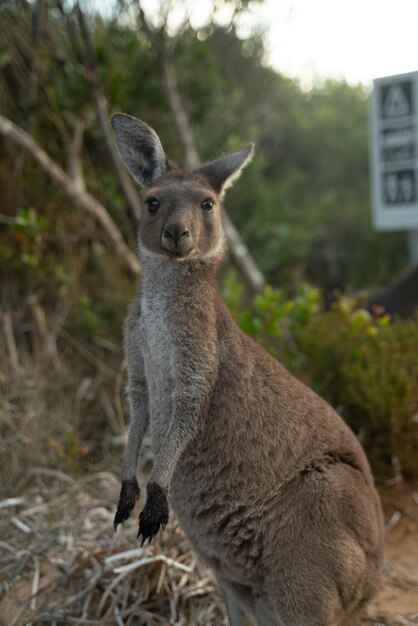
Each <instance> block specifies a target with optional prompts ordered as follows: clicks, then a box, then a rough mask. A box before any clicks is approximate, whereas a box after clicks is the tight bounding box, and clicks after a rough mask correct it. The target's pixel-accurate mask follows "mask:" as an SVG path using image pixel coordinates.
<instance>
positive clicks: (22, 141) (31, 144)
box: [0, 115, 140, 275]
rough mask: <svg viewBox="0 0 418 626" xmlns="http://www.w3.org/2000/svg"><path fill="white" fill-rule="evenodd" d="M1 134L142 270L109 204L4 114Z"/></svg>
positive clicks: (127, 261) (134, 270) (0, 121)
mask: <svg viewBox="0 0 418 626" xmlns="http://www.w3.org/2000/svg"><path fill="white" fill-rule="evenodd" d="M0 134H2V135H4V136H5V137H6V138H7V139H10V140H11V141H13V142H14V143H15V144H17V145H18V146H20V147H21V148H24V150H26V151H27V152H29V154H30V155H31V156H32V157H33V158H34V159H35V160H36V161H37V162H38V163H39V165H40V166H41V167H42V168H43V170H44V171H45V172H46V173H47V174H48V175H49V176H50V177H51V178H52V179H53V180H54V181H55V182H57V183H58V184H59V185H60V186H61V187H62V189H63V190H64V191H65V193H66V194H67V195H68V196H69V197H70V198H71V199H72V200H73V201H74V202H75V203H76V204H77V205H78V206H79V207H81V208H82V209H84V210H85V211H86V212H87V213H89V215H91V217H92V218H93V219H94V220H95V221H96V222H98V223H99V224H100V226H101V227H102V228H103V230H104V231H105V233H106V235H107V236H108V238H109V240H110V241H111V242H112V244H113V247H114V250H115V253H116V254H117V255H118V256H120V257H121V259H123V261H124V262H125V264H126V266H127V268H128V269H129V270H130V271H131V272H132V273H133V274H135V275H137V274H139V272H140V266H139V261H138V259H137V257H136V255H135V254H134V253H133V252H132V251H131V250H130V249H129V248H128V246H127V245H126V243H125V241H124V239H123V237H122V235H121V234H120V232H119V230H118V228H117V226H116V224H115V223H114V221H113V220H112V218H111V217H110V215H109V214H108V212H107V211H106V209H105V207H104V206H103V205H102V204H101V203H100V202H98V201H97V200H96V199H95V198H93V196H91V195H90V194H89V193H87V192H86V191H83V190H80V189H79V186H78V185H77V183H76V182H75V181H74V180H72V179H71V178H70V176H68V174H66V173H65V172H64V170H63V169H61V167H59V165H57V164H56V163H54V161H52V159H51V158H50V157H49V156H48V155H47V154H46V152H45V151H44V150H43V149H42V148H41V147H40V146H39V145H38V144H37V143H36V141H34V140H33V139H32V137H31V136H30V135H28V133H26V132H25V131H24V130H22V129H21V128H19V126H16V124H14V123H13V122H12V121H10V120H9V119H7V118H5V117H3V116H2V115H0Z"/></svg>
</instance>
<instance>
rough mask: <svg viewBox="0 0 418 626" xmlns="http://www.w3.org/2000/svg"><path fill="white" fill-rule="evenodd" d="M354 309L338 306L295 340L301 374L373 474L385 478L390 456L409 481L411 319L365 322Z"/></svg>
mask: <svg viewBox="0 0 418 626" xmlns="http://www.w3.org/2000/svg"><path fill="white" fill-rule="evenodd" d="M356 306H357V302H356V300H355V299H354V298H347V297H344V298H341V299H340V300H339V301H338V302H337V303H336V304H335V305H334V306H333V308H332V310H331V311H329V312H326V313H321V314H319V315H316V316H313V317H312V318H311V319H310V320H309V322H308V323H307V324H306V325H305V326H304V327H303V328H301V329H299V330H298V332H296V333H295V339H296V341H297V344H298V347H299V349H300V351H301V352H302V354H303V355H304V360H305V368H306V371H307V372H308V373H309V375H310V380H311V383H312V385H313V386H314V387H315V388H316V389H317V390H318V391H319V392H320V393H321V394H322V395H324V396H325V397H327V398H328V399H329V400H330V401H331V402H332V403H333V404H334V406H337V407H339V409H340V411H341V412H342V414H343V415H344V417H346V419H347V421H348V422H349V424H350V425H351V426H352V427H353V428H354V429H355V430H356V431H358V432H361V434H362V437H363V439H364V443H365V445H366V447H367V448H368V450H369V452H370V455H371V460H372V462H373V463H374V466H375V469H376V470H378V471H380V472H382V473H384V472H385V468H386V471H387V464H388V459H390V457H391V456H393V455H396V456H397V457H398V458H399V461H400V463H401V467H402V469H403V471H404V472H405V473H406V474H409V475H417V463H416V459H417V453H418V423H417V421H416V415H417V414H418V361H417V356H416V355H417V353H418V317H417V318H416V319H415V320H409V321H405V320H400V319H395V320H392V321H391V320H390V319H389V318H388V317H387V316H384V317H381V318H373V317H372V316H371V315H370V314H369V313H368V311H365V310H363V309H357V308H356ZM414 416H415V417H414Z"/></svg>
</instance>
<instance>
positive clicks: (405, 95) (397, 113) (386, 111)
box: [381, 81, 413, 119]
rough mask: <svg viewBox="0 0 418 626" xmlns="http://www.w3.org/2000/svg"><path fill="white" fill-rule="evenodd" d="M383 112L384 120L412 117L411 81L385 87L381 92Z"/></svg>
mask: <svg viewBox="0 0 418 626" xmlns="http://www.w3.org/2000/svg"><path fill="white" fill-rule="evenodd" d="M381 112H382V117H383V118H384V119H393V118H396V117H405V116H407V115H412V113H413V106H412V84H411V82H409V81H405V82H401V83H395V84H392V85H385V86H383V87H382V92H381Z"/></svg>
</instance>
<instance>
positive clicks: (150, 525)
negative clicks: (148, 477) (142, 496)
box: [138, 483, 168, 546]
mask: <svg viewBox="0 0 418 626" xmlns="http://www.w3.org/2000/svg"><path fill="white" fill-rule="evenodd" d="M167 522H168V501H167V495H166V492H165V491H164V489H162V487H160V485H158V484H157V483H148V485H147V501H146V503H145V507H144V509H143V510H142V512H141V514H140V516H139V530H138V538H139V537H142V539H141V546H143V545H144V542H145V541H146V540H147V539H148V540H149V543H151V541H152V538H153V537H154V535H156V534H157V533H158V531H159V530H160V526H161V528H162V529H163V530H164V528H165V525H166V524H167Z"/></svg>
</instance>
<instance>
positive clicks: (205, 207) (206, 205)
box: [200, 198, 215, 213]
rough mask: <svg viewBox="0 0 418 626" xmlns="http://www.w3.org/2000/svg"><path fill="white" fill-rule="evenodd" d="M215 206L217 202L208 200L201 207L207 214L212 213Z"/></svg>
mask: <svg viewBox="0 0 418 626" xmlns="http://www.w3.org/2000/svg"><path fill="white" fill-rule="evenodd" d="M214 204H215V201H214V200H212V198H206V200H203V202H202V203H201V205H200V206H201V207H202V209H203V210H204V211H206V212H207V213H210V212H211V211H212V209H213V205H214Z"/></svg>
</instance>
